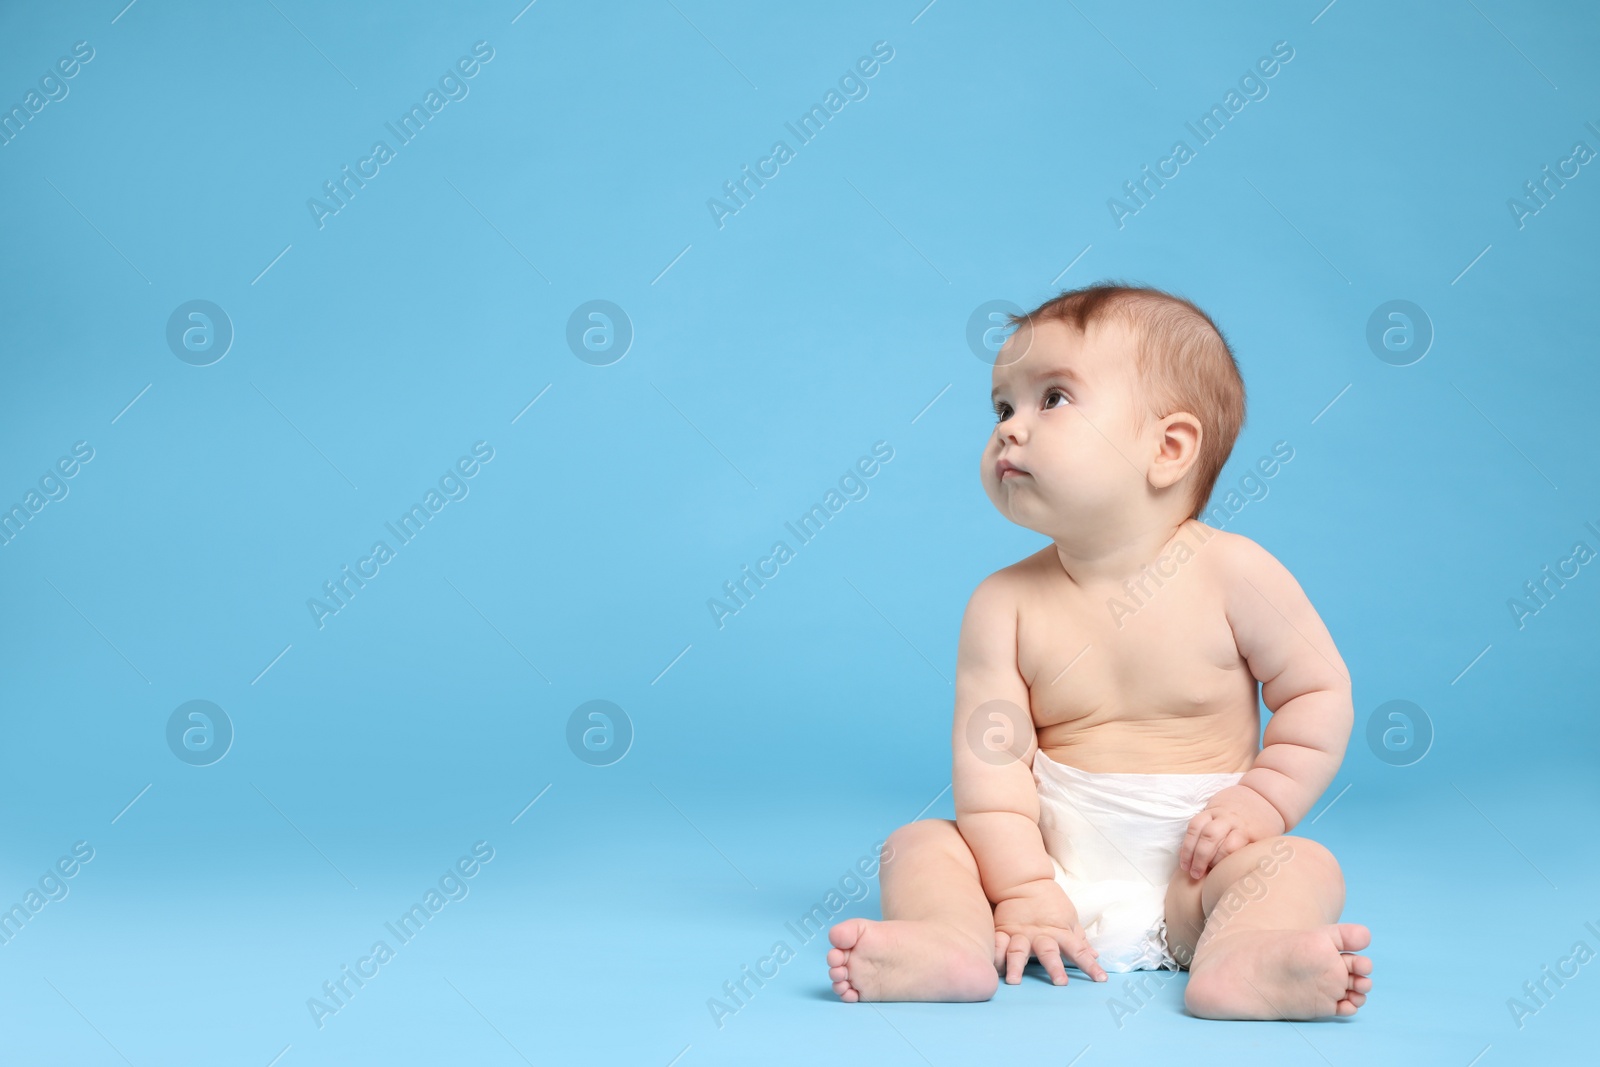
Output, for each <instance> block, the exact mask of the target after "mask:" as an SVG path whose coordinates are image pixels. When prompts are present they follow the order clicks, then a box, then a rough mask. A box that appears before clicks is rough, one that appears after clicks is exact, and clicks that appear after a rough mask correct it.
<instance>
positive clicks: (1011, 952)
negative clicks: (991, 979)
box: [1006, 934, 1030, 985]
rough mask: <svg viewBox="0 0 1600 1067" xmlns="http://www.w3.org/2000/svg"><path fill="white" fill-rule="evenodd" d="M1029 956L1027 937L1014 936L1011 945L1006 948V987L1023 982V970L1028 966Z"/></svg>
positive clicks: (1023, 935) (1021, 935) (1022, 935)
mask: <svg viewBox="0 0 1600 1067" xmlns="http://www.w3.org/2000/svg"><path fill="white" fill-rule="evenodd" d="M1029 954H1030V952H1029V949H1028V937H1027V935H1026V934H1012V935H1011V944H1010V945H1008V946H1006V985H1016V984H1017V983H1018V982H1020V981H1022V969H1023V968H1024V967H1026V966H1027V965H1028V956H1029Z"/></svg>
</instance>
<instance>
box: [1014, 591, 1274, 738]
mask: <svg viewBox="0 0 1600 1067" xmlns="http://www.w3.org/2000/svg"><path fill="white" fill-rule="evenodd" d="M1156 577H1157V576H1153V575H1152V576H1151V577H1150V578H1149V579H1148V580H1146V581H1144V582H1142V583H1139V584H1137V585H1133V584H1128V585H1124V586H1121V587H1117V586H1107V587H1104V588H1099V589H1094V588H1088V587H1080V586H1077V585H1075V584H1073V583H1072V582H1071V581H1070V579H1067V578H1066V577H1065V576H1064V575H1059V574H1057V575H1054V576H1051V575H1049V574H1048V570H1045V576H1044V577H1043V578H1042V580H1041V581H1039V582H1037V583H1033V585H1032V588H1031V589H1030V591H1029V593H1028V594H1027V595H1026V596H1025V597H1024V598H1023V599H1022V600H1021V601H1020V602H1019V604H1018V631H1017V643H1018V647H1017V666H1018V668H1019V670H1020V672H1021V674H1022V676H1023V678H1024V680H1026V681H1027V683H1028V687H1029V691H1030V694H1031V700H1032V705H1033V707H1032V711H1033V718H1034V722H1035V724H1036V726H1037V728H1038V730H1039V732H1040V743H1041V744H1042V745H1046V746H1047V747H1048V746H1049V745H1050V744H1052V743H1062V742H1064V741H1065V740H1066V739H1067V735H1069V734H1071V733H1076V732H1079V731H1080V730H1088V729H1090V728H1092V727H1096V726H1102V725H1106V724H1111V723H1148V724H1151V725H1152V726H1155V724H1158V723H1165V724H1166V725H1165V726H1164V727H1161V726H1158V727H1156V728H1157V730H1158V731H1159V732H1161V733H1165V734H1183V733H1185V732H1187V731H1188V730H1189V729H1194V730H1200V729H1210V728H1211V727H1212V726H1213V725H1214V724H1215V721H1216V720H1217V719H1218V718H1219V717H1221V718H1225V719H1228V720H1233V721H1239V720H1240V719H1247V720H1249V721H1252V722H1253V721H1254V719H1255V709H1256V682H1255V679H1254V678H1253V677H1252V676H1251V675H1250V672H1249V669H1248V665H1247V664H1246V663H1245V661H1244V658H1243V656H1241V655H1240V653H1239V649H1238V646H1237V644H1236V643H1235V642H1234V638H1233V631H1232V629H1231V628H1230V627H1229V625H1228V621H1227V616H1226V614H1225V611H1224V599H1223V591H1222V589H1221V588H1220V587H1219V585H1218V583H1217V582H1216V581H1215V580H1214V579H1213V576H1212V575H1210V574H1208V573H1207V572H1206V571H1205V570H1204V568H1203V567H1202V566H1201V561H1200V560H1198V559H1196V560H1194V561H1191V562H1189V563H1188V564H1187V565H1186V566H1185V567H1184V568H1181V569H1179V570H1178V572H1177V573H1175V574H1173V575H1171V576H1170V577H1168V578H1167V579H1165V580H1164V581H1161V582H1159V584H1158V582H1157V581H1156ZM1184 720H1189V722H1188V723H1185V722H1184Z"/></svg>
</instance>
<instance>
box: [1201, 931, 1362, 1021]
mask: <svg viewBox="0 0 1600 1067" xmlns="http://www.w3.org/2000/svg"><path fill="white" fill-rule="evenodd" d="M1371 941H1372V935H1371V933H1370V931H1368V930H1367V928H1366V927H1365V926H1362V925H1361V924H1359V923H1334V924H1332V925H1329V926H1317V927H1312V928H1311V929H1309V930H1237V931H1230V932H1228V933H1224V934H1219V935H1218V936H1217V937H1216V938H1214V939H1213V940H1211V941H1210V942H1209V943H1207V944H1206V946H1205V951H1204V952H1202V953H1201V954H1199V955H1198V956H1197V957H1196V959H1195V962H1194V966H1193V968H1192V969H1191V970H1190V972H1189V987H1188V989H1187V990H1185V991H1184V996H1183V1002H1184V1005H1185V1006H1186V1007H1187V1008H1188V1009H1189V1010H1190V1011H1191V1012H1193V1013H1194V1014H1195V1015H1198V1016H1200V1017H1201V1018H1203V1019H1317V1018H1322V1017H1324V1016H1328V1015H1354V1014H1355V1013H1356V1009H1357V1008H1359V1007H1361V1005H1362V1004H1364V1003H1366V1000H1367V991H1368V990H1370V989H1371V988H1372V979H1371V978H1370V977H1368V976H1369V975H1371V974H1372V961H1371V960H1370V959H1368V958H1367V957H1365V956H1355V955H1350V954H1348V953H1349V951H1351V950H1355V949H1363V948H1366V947H1367V945H1368V944H1369V943H1370V942H1371Z"/></svg>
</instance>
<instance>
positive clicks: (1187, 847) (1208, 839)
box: [1178, 785, 1284, 878]
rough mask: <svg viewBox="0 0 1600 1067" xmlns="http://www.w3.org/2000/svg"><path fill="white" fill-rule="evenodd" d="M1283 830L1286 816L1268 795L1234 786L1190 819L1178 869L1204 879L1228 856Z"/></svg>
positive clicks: (1219, 792) (1213, 798) (1244, 787)
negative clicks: (1281, 813)
mask: <svg viewBox="0 0 1600 1067" xmlns="http://www.w3.org/2000/svg"><path fill="white" fill-rule="evenodd" d="M1283 831H1284V825H1283V816H1282V815H1280V814H1279V813H1278V809H1277V808H1275V807H1273V806H1272V804H1271V803H1269V802H1268V801H1267V799H1266V798H1265V797H1263V796H1262V795H1261V794H1260V793H1257V792H1256V791H1255V790H1254V789H1251V788H1250V787H1249V786H1244V785H1231V786H1229V787H1228V788H1226V789H1222V790H1219V791H1218V792H1217V793H1216V794H1215V795H1214V796H1212V798H1211V801H1210V803H1208V804H1207V805H1206V806H1205V810H1203V811H1201V812H1200V813H1199V814H1197V815H1195V817H1194V818H1192V819H1190V820H1189V832H1188V833H1186V834H1184V835H1183V846H1182V847H1181V848H1179V849H1178V869H1179V870H1180V871H1186V872H1188V875H1189V877H1190V878H1204V877H1205V876H1206V874H1207V873H1208V872H1209V871H1210V870H1211V868H1213V867H1215V866H1216V865H1217V864H1218V863H1220V862H1222V860H1223V858H1224V857H1226V856H1228V855H1230V854H1231V853H1234V852H1237V851H1239V850H1240V849H1241V848H1243V847H1244V846H1246V845H1248V844H1250V842H1252V841H1261V840H1264V839H1266V838H1269V837H1276V836H1277V835H1278V834H1281V833H1283Z"/></svg>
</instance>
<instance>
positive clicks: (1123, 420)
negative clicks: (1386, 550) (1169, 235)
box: [981, 284, 1245, 540]
mask: <svg viewBox="0 0 1600 1067" xmlns="http://www.w3.org/2000/svg"><path fill="white" fill-rule="evenodd" d="M1012 324H1013V325H1015V326H1016V327H1017V328H1016V331H1015V332H1014V333H1013V334H1012V335H1011V336H1010V337H1009V338H1007V340H1006V343H1005V344H1004V345H1003V346H1002V347H1001V349H1000V353H999V356H998V357H997V359H996V360H995V366H994V408H995V414H996V416H997V419H998V422H997V424H996V426H995V429H994V432H993V433H992V434H990V435H989V442H988V444H987V445H986V446H985V448H984V452H983V463H982V467H981V475H982V478H983V485H984V489H985V490H986V491H987V492H988V494H989V499H990V500H992V501H993V502H994V505H995V507H997V508H999V509H1000V512H1001V514H1003V515H1005V516H1006V518H1008V519H1010V520H1011V521H1012V522H1015V523H1017V524H1018V525H1020V526H1025V527H1027V528H1028V529H1030V530H1036V531H1038V532H1039V533H1042V534H1046V535H1047V536H1050V537H1052V538H1056V539H1063V538H1066V539H1072V540H1078V539H1081V538H1083V537H1084V536H1085V535H1090V536H1091V537H1092V538H1093V539H1099V538H1100V537H1103V536H1105V535H1107V534H1110V535H1113V536H1114V535H1116V534H1117V533H1119V532H1121V531H1123V530H1138V529H1145V528H1148V527H1149V526H1150V525H1152V524H1155V523H1160V522H1170V524H1171V525H1172V526H1173V527H1176V526H1178V525H1180V524H1181V523H1182V522H1183V521H1184V520H1185V519H1189V518H1198V517H1199V516H1200V513H1201V511H1202V510H1203V509H1204V508H1205V505H1206V502H1207V500H1209V499H1210V496H1211V489H1212V486H1213V485H1215V484H1216V480H1217V475H1218V474H1220V473H1221V471H1222V465H1223V464H1224V463H1225V462H1227V459H1228V454H1229V453H1230V452H1232V451H1233V442H1234V439H1235V438H1236V437H1238V435H1239V428H1240V427H1241V426H1242V425H1243V424H1244V408H1245V396H1244V381H1243V379H1241V378H1240V376H1239V367H1238V364H1237V363H1236V362H1235V360H1234V357H1233V353H1232V351H1231V350H1230V349H1229V348H1228V343H1227V341H1226V340H1225V339H1224V338H1223V336H1222V333H1221V331H1219V330H1218V329H1217V327H1216V324H1215V323H1213V322H1212V321H1211V319H1210V317H1209V316H1207V315H1206V313H1205V312H1203V311H1201V310H1200V309H1199V308H1197V307H1195V306H1194V305H1193V304H1191V303H1189V302H1188V301H1187V300H1184V299H1181V298H1180V297H1176V296H1172V295H1170V294H1168V293H1164V292H1161V291H1160V290H1159V289H1148V288H1139V287H1132V286H1125V285H1117V284H1107V285H1092V286H1088V287H1086V288H1083V289H1075V290H1072V291H1071V292H1067V293H1062V294H1061V295H1060V296H1057V297H1055V298H1054V299H1052V300H1048V301H1046V302H1045V303H1043V304H1041V305H1040V306H1039V307H1037V308H1035V309H1034V310H1032V311H1029V312H1027V313H1025V314H1023V315H1020V316H1013V317H1012ZM1007 462H1009V464H1010V465H1011V466H1013V467H1015V468H1018V469H1019V471H1020V472H1021V473H1009V472H1007V473H1004V474H1003V475H1002V472H1001V469H1000V468H1001V467H1002V465H1003V464H1004V463H1007Z"/></svg>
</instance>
